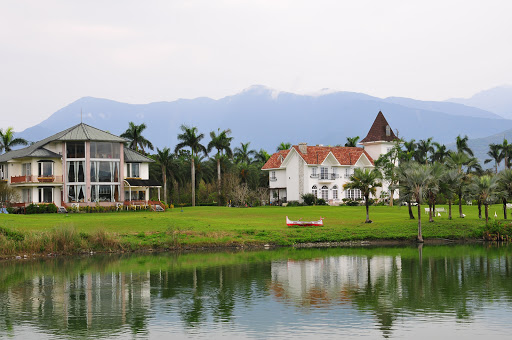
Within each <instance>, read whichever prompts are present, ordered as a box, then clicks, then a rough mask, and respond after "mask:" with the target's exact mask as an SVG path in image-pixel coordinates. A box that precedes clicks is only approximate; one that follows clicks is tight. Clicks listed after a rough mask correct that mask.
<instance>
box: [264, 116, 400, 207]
mask: <svg viewBox="0 0 512 340" xmlns="http://www.w3.org/2000/svg"><path fill="white" fill-rule="evenodd" d="M396 139H397V137H396V136H395V134H394V133H393V130H392V129H391V127H390V126H389V124H388V122H387V121H386V118H384V115H383V114H382V112H379V113H378V115H377V118H375V121H374V122H373V125H372V127H371V128H370V131H369V132H368V135H367V136H366V137H365V138H364V139H363V140H361V142H360V143H359V144H362V145H363V147H362V148H360V147H342V146H334V147H331V146H322V145H317V146H309V145H307V144H306V143H299V145H293V146H292V147H291V148H290V149H289V150H284V151H279V152H276V153H274V154H273V155H272V156H271V157H270V158H269V160H268V161H267V163H265V165H264V166H263V168H262V170H264V171H268V172H269V188H270V201H271V202H272V203H277V204H280V203H284V202H289V201H299V202H302V195H303V194H307V193H312V194H313V195H315V196H317V197H318V198H323V199H325V200H326V201H327V202H328V203H329V204H330V205H338V204H340V203H341V202H342V200H343V199H344V198H348V199H363V196H362V195H361V192H360V191H359V190H354V189H351V190H344V189H343V185H344V184H345V183H348V182H349V180H350V175H352V174H353V173H354V169H355V168H374V167H375V165H374V159H377V158H378V157H379V156H380V155H382V154H385V153H387V152H388V151H389V150H390V149H391V147H393V144H394V141H395V140H396ZM382 191H385V192H389V189H388V185H387V184H386V183H385V182H384V183H383V187H382V188H378V190H377V197H380V194H381V192H382ZM395 195H398V193H397V192H395Z"/></svg>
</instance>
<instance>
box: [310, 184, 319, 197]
mask: <svg viewBox="0 0 512 340" xmlns="http://www.w3.org/2000/svg"><path fill="white" fill-rule="evenodd" d="M311 193H312V194H313V196H315V197H318V188H317V186H316V185H313V187H312V188H311Z"/></svg>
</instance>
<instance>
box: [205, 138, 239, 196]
mask: <svg viewBox="0 0 512 340" xmlns="http://www.w3.org/2000/svg"><path fill="white" fill-rule="evenodd" d="M230 133H231V130H230V129H227V130H223V131H220V129H218V132H217V134H216V133H215V131H211V132H210V138H211V139H212V140H211V141H210V143H208V152H211V151H212V150H213V149H214V148H215V149H217V155H216V156H215V158H216V160H217V194H218V196H217V197H218V198H217V201H218V204H219V206H220V205H221V204H222V203H221V192H222V180H221V171H220V161H221V158H222V156H223V155H224V153H225V154H226V156H228V157H230V158H231V157H232V156H233V152H232V151H231V141H232V140H233V137H228V135H229V134H230Z"/></svg>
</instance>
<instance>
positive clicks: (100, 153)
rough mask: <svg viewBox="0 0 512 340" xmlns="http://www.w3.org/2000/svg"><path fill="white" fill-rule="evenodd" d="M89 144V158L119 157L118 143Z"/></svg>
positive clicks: (119, 148)
mask: <svg viewBox="0 0 512 340" xmlns="http://www.w3.org/2000/svg"><path fill="white" fill-rule="evenodd" d="M90 144H91V146H90V150H91V158H113V159H119V158H120V152H121V147H120V145H119V143H108V142H91V143H90Z"/></svg>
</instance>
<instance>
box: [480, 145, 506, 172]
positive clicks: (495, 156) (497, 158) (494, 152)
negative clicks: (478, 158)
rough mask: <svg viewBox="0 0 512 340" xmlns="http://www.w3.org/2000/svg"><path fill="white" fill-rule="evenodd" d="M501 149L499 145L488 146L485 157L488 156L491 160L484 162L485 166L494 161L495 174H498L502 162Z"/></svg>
mask: <svg viewBox="0 0 512 340" xmlns="http://www.w3.org/2000/svg"><path fill="white" fill-rule="evenodd" d="M501 148H502V146H501V145H499V144H494V143H492V144H489V151H487V155H489V157H491V158H490V159H486V160H485V161H484V163H485V164H487V163H489V162H492V161H494V172H495V173H496V174H497V173H498V167H499V166H500V163H501V161H502V160H503V153H502V152H501Z"/></svg>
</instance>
